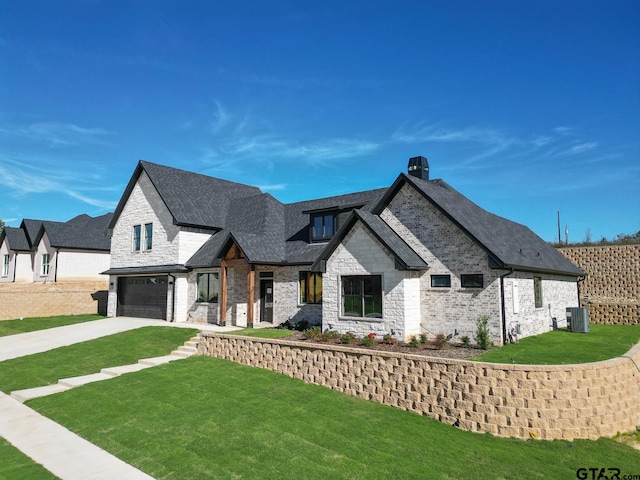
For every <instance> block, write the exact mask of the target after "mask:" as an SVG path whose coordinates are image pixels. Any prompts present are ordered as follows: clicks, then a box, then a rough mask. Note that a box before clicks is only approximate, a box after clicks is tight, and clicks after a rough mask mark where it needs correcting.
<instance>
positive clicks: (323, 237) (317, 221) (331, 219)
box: [311, 213, 336, 242]
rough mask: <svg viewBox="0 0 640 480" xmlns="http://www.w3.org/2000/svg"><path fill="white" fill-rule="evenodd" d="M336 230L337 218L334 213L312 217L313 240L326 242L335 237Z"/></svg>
mask: <svg viewBox="0 0 640 480" xmlns="http://www.w3.org/2000/svg"><path fill="white" fill-rule="evenodd" d="M335 230H336V216H335V214H333V213H330V214H324V215H314V216H313V217H311V240H312V241H314V242H324V241H327V240H329V239H330V238H331V237H333V234H334V233H335Z"/></svg>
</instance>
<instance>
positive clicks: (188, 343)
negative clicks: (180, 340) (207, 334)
mask: <svg viewBox="0 0 640 480" xmlns="http://www.w3.org/2000/svg"><path fill="white" fill-rule="evenodd" d="M199 343H200V341H199V340H193V339H192V340H187V341H186V342H184V346H185V347H191V348H195V349H197V348H198V344H199Z"/></svg>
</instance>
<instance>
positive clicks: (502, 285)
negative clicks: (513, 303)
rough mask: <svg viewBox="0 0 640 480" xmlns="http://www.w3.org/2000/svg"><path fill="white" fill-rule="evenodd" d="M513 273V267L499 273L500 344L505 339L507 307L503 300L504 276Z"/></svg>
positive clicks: (503, 342)
mask: <svg viewBox="0 0 640 480" xmlns="http://www.w3.org/2000/svg"><path fill="white" fill-rule="evenodd" d="M512 273H513V268H512V269H510V270H509V271H508V272H507V273H503V274H502V275H500V308H501V310H502V312H501V313H502V344H503V345H504V344H505V342H506V341H507V307H506V306H505V301H504V278H505V277H507V276H509V275H511V274H512Z"/></svg>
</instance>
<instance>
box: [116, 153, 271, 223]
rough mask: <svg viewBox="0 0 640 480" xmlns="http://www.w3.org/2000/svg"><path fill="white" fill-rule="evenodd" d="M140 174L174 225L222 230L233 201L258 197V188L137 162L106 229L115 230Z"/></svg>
mask: <svg viewBox="0 0 640 480" xmlns="http://www.w3.org/2000/svg"><path fill="white" fill-rule="evenodd" d="M142 172H145V173H146V174H147V176H148V177H149V179H150V181H151V183H152V184H153V186H154V187H155V188H156V190H157V192H158V194H159V195H160V198H162V201H163V202H164V204H165V205H166V207H167V209H168V210H169V212H170V213H171V215H172V217H173V223H174V224H175V225H182V226H191V227H200V228H210V229H213V230H216V229H222V228H224V223H225V219H226V216H227V212H228V209H229V206H230V204H231V203H232V202H233V201H234V200H238V199H240V198H243V197H249V196H252V195H257V194H260V193H261V192H260V189H259V188H257V187H251V186H248V185H243V184H240V183H235V182H230V181H227V180H222V179H220V178H215V177H209V176H207V175H202V174H199V173H194V172H189V171H186V170H181V169H178V168H173V167H167V166H164V165H158V164H156V163H151V162H146V161H143V160H140V161H139V162H138V165H137V166H136V169H135V171H134V173H133V175H132V177H131V180H129V183H128V185H127V188H126V189H125V191H124V194H123V195H122V197H121V198H120V202H119V203H118V206H117V208H116V210H115V212H114V215H113V219H112V221H111V223H110V225H109V229H113V228H114V226H115V224H116V222H117V221H118V218H119V217H120V214H121V213H122V210H123V209H124V206H125V205H126V203H127V200H128V199H129V196H130V195H131V192H132V190H133V188H134V187H135V184H136V182H137V181H138V179H139V178H140V175H141V174H142Z"/></svg>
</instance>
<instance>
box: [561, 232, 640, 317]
mask: <svg viewBox="0 0 640 480" xmlns="http://www.w3.org/2000/svg"><path fill="white" fill-rule="evenodd" d="M558 251H559V252H560V253H561V254H563V255H564V256H565V257H566V258H568V259H569V260H570V261H571V262H573V264H574V265H576V266H578V267H579V268H581V269H582V270H583V271H584V272H585V273H586V274H587V277H586V278H585V279H584V280H583V281H582V282H580V297H581V302H582V304H583V306H587V307H588V308H589V321H591V322H592V323H608V324H627V325H628V324H638V323H640V245H607V246H589V247H567V248H559V249H558Z"/></svg>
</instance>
